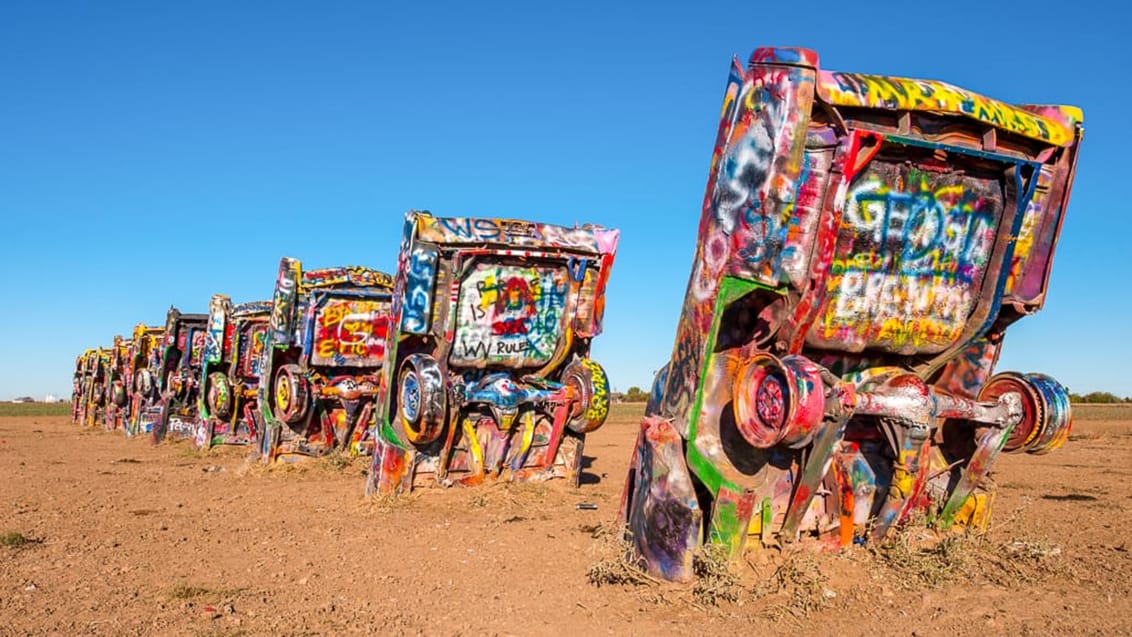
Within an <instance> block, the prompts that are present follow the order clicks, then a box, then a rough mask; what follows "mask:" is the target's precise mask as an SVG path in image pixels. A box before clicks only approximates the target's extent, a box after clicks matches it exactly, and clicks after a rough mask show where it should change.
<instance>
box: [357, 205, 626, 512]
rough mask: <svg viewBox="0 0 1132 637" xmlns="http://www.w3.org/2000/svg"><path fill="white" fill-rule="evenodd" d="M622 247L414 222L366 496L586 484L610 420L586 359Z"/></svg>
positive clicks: (590, 236)
mask: <svg viewBox="0 0 1132 637" xmlns="http://www.w3.org/2000/svg"><path fill="white" fill-rule="evenodd" d="M618 236H619V234H618V232H617V231H616V230H607V229H605V228H601V227H599V226H592V225H584V226H579V227H575V228H560V227H557V226H549V225H546V224H536V223H530V222H526V221H510V220H499V219H471V218H442V217H433V216H432V215H431V214H428V213H425V212H418V211H410V212H409V213H408V214H407V215H406V221H405V232H404V234H403V237H404V240H403V241H402V244H401V253H400V256H399V258H398V264H399V265H398V273H397V287H396V289H395V294H394V298H395V301H394V306H393V308H394V316H395V320H394V321H393V323H392V324H393V325H394V326H397V328H398V329H397V332H396V333H395V334H390V339H389V342H390V344H391V353H390V356H391V357H392V356H395V359H394V360H392V361H387V363H386V366H385V369H384V378H383V380H382V382H383V385H384V387H386V388H387V390H386V394H385V397H384V400H383V401H382V404H381V405H380V407H379V410H378V412H377V413H376V415H375V425H376V426H375V427H374V430H373V443H374V452H373V468H372V470H371V476H372V477H371V479H370V480H369V482H368V487H367V490H368V491H369V492H370V493H396V492H404V491H409V490H411V489H413V488H416V487H420V486H424V485H441V486H449V485H455V484H464V485H472V484H478V483H480V482H483V481H485V480H489V479H501V478H502V479H509V480H544V479H548V478H567V479H569V480H572V481H574V482H577V481H578V480H579V479H580V476H581V471H582V468H581V464H580V463H581V461H582V446H583V444H584V441H585V434H586V433H588V432H590V431H593V430H595V429H597V428H598V427H600V426H601V425H602V424H603V423H604V422H605V418H606V417H607V415H608V412H609V379H608V378H607V377H606V375H605V370H604V369H602V367H601V366H600V365H598V364H597V363H596V362H594V361H592V360H590V359H589V358H588V356H589V345H590V339H591V338H592V337H593V336H595V335H597V334H599V333H600V331H601V314H602V309H603V304H602V302H601V296H602V295H603V294H604V290H605V282H606V281H607V280H608V276H609V270H610V267H611V266H612V263H613V256H614V251H615V249H616V244H617V240H618ZM516 245H521V246H522V247H523V248H525V249H526V251H525V252H523V253H522V254H521V255H517V254H516V251H515V249H514V248H515V246H516ZM602 246H604V247H602ZM434 315H435V318H434ZM439 317H445V318H446V319H447V320H446V321H443V320H440V318H439ZM575 329H576V331H575ZM393 348H395V349H393Z"/></svg>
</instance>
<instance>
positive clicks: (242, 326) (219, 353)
mask: <svg viewBox="0 0 1132 637" xmlns="http://www.w3.org/2000/svg"><path fill="white" fill-rule="evenodd" d="M270 315H271V302H270V301H253V302H250V303H242V304H240V305H236V306H233V305H232V302H231V300H230V299H229V298H228V297H227V296H226V295H223V294H216V295H213V297H212V300H211V301H209V304H208V330H207V335H208V336H207V342H206V344H205V348H204V361H203V363H202V368H201V378H202V379H203V382H204V389H203V391H201V392H200V393H199V396H198V404H197V411H198V414H199V416H200V418H199V428H198V430H197V435H196V436H195V438H194V442H195V443H196V445H197V446H198V447H203V448H208V447H211V446H212V445H221V444H228V445H246V444H251V443H253V442H255V441H256V440H257V439H258V437H259V431H260V429H262V427H261V426H260V424H259V423H260V420H259V418H260V416H259V410H258V409H257V407H256V398H257V394H258V391H257V390H258V386H259V370H260V364H261V363H262V362H263V351H264V343H265V342H266V339H267V321H268V318H269V317H270Z"/></svg>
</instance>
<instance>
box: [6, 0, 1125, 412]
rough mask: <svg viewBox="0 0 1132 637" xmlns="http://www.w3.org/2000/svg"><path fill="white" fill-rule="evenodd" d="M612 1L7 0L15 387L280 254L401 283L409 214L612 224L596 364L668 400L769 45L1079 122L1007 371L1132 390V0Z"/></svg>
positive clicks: (29, 385) (252, 276)
mask: <svg viewBox="0 0 1132 637" xmlns="http://www.w3.org/2000/svg"><path fill="white" fill-rule="evenodd" d="M606 4H607V3H603V2H593V3H589V2H580V3H574V4H566V3H558V4H554V5H551V6H542V7H540V6H538V3H530V2H521V3H520V2H516V3H509V4H505V3H469V2H460V3H450V4H449V3H443V2H427V3H426V2H418V3H376V2H370V3H361V2H359V3H352V2H335V3H315V2H307V3H291V2H263V3H258V4H257V3H252V2H246V3H232V2H184V3H154V2H71V3H62V2H50V1H46V0H45V1H42V2H26V3H19V2H5V3H2V4H0V83H2V84H0V95H2V96H3V97H2V98H0V149H2V150H0V271H2V272H3V276H4V280H5V283H6V286H5V287H6V289H5V290H4V294H3V297H2V298H3V301H2V309H0V361H3V364H2V365H0V399H9V398H12V397H15V396H19V395H24V394H31V395H35V396H42V395H43V394H45V393H48V392H52V393H56V394H69V391H70V373H71V369H72V365H73V361H74V356H75V355H76V354H77V353H78V352H80V351H81V350H82V349H84V348H85V347H89V346H94V345H98V344H108V343H109V342H110V341H111V338H112V336H113V335H114V334H115V333H128V331H129V330H130V328H131V327H132V326H133V325H134V324H135V323H136V322H138V321H146V322H149V323H160V322H162V321H163V319H164V315H165V310H166V309H167V308H168V307H169V305H170V304H174V305H177V306H178V307H180V308H181V309H182V310H185V311H204V310H205V308H206V304H207V301H208V298H209V296H210V295H211V294H212V293H214V292H224V293H227V294H229V295H230V296H231V297H232V298H233V300H234V301H236V302H241V301H247V300H256V299H262V298H266V297H268V296H269V295H270V292H271V288H272V283H273V277H274V273H275V270H276V267H277V264H278V260H279V257H280V256H282V255H290V256H295V257H299V258H301V259H303V261H304V263H305V265H307V266H309V267H323V266H330V265H340V264H347V263H356V264H362V265H367V266H370V267H375V268H379V269H384V270H387V271H392V269H393V267H394V261H395V256H396V250H397V244H398V232H399V229H400V225H401V218H402V215H403V214H404V211H405V210H407V209H409V208H423V209H430V210H432V211H433V212H435V213H437V214H441V215H486V216H500V217H519V218H528V219H534V220H540V221H547V222H554V223H564V224H572V223H573V222H575V221H590V222H595V223H602V224H604V225H607V226H611V227H618V228H620V229H621V230H622V233H623V234H622V243H621V250H620V253H619V254H618V257H617V263H616V265H615V267H614V270H613V277H612V280H611V282H610V285H609V290H608V304H607V310H606V332H605V334H604V335H603V336H601V337H600V338H599V339H598V340H597V341H596V343H595V347H594V356H595V358H597V359H598V360H599V361H601V362H602V363H603V364H604V365H605V366H606V368H607V369H608V371H609V373H610V376H611V379H612V381H613V383H614V386H615V388H617V389H621V390H624V389H627V388H628V387H630V386H633V385H637V386H641V387H647V386H648V385H649V383H650V382H651V377H652V373H653V371H654V370H655V369H657V368H658V367H659V366H660V365H661V364H663V363H664V362H665V360H667V357H668V355H669V353H670V350H671V347H672V341H673V336H674V326H675V323H676V318H677V314H678V312H679V308H680V304H681V300H682V298H683V294H684V288H685V284H686V282H687V277H688V271H689V268H690V263H691V256H692V251H693V248H694V242H695V233H696V224H697V220H698V215H699V205H700V201H701V199H702V196H703V189H704V185H705V183H706V179H707V169H708V163H709V160H710V156H711V150H712V144H713V142H714V136H715V129H716V125H717V117H718V113H719V105H720V103H721V100H722V96H723V89H724V85H725V82H726V79H727V71H728V65H729V62H730V58H731V56H732V55H735V54H737V55H739V56H740V57H741V58H743V59H745V58H746V57H747V56H748V55H749V54H750V52H751V50H752V49H753V48H754V47H756V46H760V45H800V46H807V47H810V48H813V49H815V50H817V51H818V53H819V55H820V56H821V60H822V65H823V66H824V67H827V68H830V69H840V70H848V71H857V72H865V73H879V74H889V75H903V76H911V77H922V78H928V79H941V80H945V81H948V82H951V83H954V84H958V85H960V86H963V87H965V88H969V89H972V90H975V91H978V92H982V93H985V94H988V95H991V96H992V97H995V98H998V99H1002V100H1004V101H1009V102H1030V103H1043V102H1045V103H1072V104H1076V105H1079V106H1081V107H1082V108H1084V110H1085V121H1086V129H1087V132H1086V140H1085V144H1084V147H1083V150H1082V154H1081V162H1080V166H1079V171H1078V178H1077V182H1076V185H1075V187H1074V191H1073V197H1072V200H1071V204H1070V206H1069V212H1068V215H1067V218H1066V221H1065V225H1064V229H1063V233H1062V240H1061V244H1060V246H1059V250H1058V254H1057V258H1056V261H1055V265H1054V272H1053V278H1052V283H1051V287H1050V293H1049V297H1048V300H1047V306H1046V308H1045V310H1043V311H1042V312H1041V313H1040V314H1038V315H1036V316H1033V317H1029V318H1028V319H1025V320H1023V321H1022V322H1021V323H1019V324H1017V325H1015V326H1014V327H1013V328H1012V329H1011V331H1010V333H1009V334H1008V337H1007V346H1006V350H1005V353H1004V355H1003V358H1002V361H1001V363H1000V369H1019V370H1022V371H1044V372H1047V373H1050V374H1052V375H1054V376H1056V377H1057V378H1059V379H1060V380H1062V381H1063V382H1065V383H1066V384H1067V385H1069V386H1070V388H1071V389H1072V390H1073V391H1078V392H1086V391H1093V390H1100V391H1112V392H1115V393H1118V394H1120V395H1122V396H1128V395H1132V374H1129V372H1128V371H1127V370H1126V369H1125V368H1124V364H1125V363H1126V362H1128V361H1129V360H1132V337H1130V335H1129V329H1130V328H1129V315H1130V314H1132V283H1130V282H1129V278H1128V277H1127V276H1126V274H1125V269H1124V265H1123V264H1124V258H1125V257H1128V256H1129V255H1130V254H1132V246H1130V240H1132V215H1130V214H1129V213H1128V212H1127V211H1126V208H1125V201H1126V200H1127V196H1126V195H1125V194H1122V193H1123V190H1121V189H1122V188H1123V187H1124V186H1125V185H1127V184H1128V183H1129V177H1128V174H1129V165H1130V164H1129V161H1128V159H1127V153H1126V152H1124V151H1125V149H1126V148H1127V146H1128V140H1129V139H1130V133H1132V113H1130V105H1132V94H1130V93H1132V92H1130V89H1129V83H1128V82H1127V78H1126V75H1127V72H1128V69H1129V68H1130V66H1129V64H1130V62H1132V59H1130V58H1132V46H1130V45H1129V43H1128V36H1127V35H1126V32H1125V26H1126V24H1127V22H1128V20H1127V10H1126V9H1109V10H1105V11H1102V10H1100V9H1099V8H1089V6H1088V5H1089V3H1086V2H1076V3H1042V2H1030V3H1025V4H1010V3H993V2H992V3H987V2H979V3H966V6H964V4H965V3H963V2H948V3H939V2H931V3H929V2H924V3H913V2H905V3H900V5H899V8H892V5H888V4H886V3H879V4H876V5H870V3H867V2H852V3H846V2H840V3H830V4H829V5H828V6H822V5H821V3H814V2H810V3H805V4H798V3H741V2H731V3H726V4H724V3H705V2H697V3H679V4H671V5H669V4H665V3H657V2H650V3H642V4H639V5H633V4H617V5H616V6H606ZM608 4H610V5H612V4H613V3H608ZM1112 11H1118V12H1120V13H1123V14H1124V17H1123V18H1121V17H1120V15H1118V14H1114V13H1112Z"/></svg>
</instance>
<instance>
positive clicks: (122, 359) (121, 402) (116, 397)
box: [103, 336, 134, 431]
mask: <svg viewBox="0 0 1132 637" xmlns="http://www.w3.org/2000/svg"><path fill="white" fill-rule="evenodd" d="M133 349H134V342H133V339H128V338H122V337H121V336H115V337H114V344H113V345H112V346H111V347H110V356H109V360H108V361H107V364H106V374H107V377H106V409H105V413H104V418H105V420H104V421H103V425H104V426H105V428H106V430H107V431H114V430H115V429H122V430H125V429H126V423H127V422H129V417H130V397H129V391H128V387H129V379H128V376H129V373H130V357H131V356H130V355H131V352H132V351H133Z"/></svg>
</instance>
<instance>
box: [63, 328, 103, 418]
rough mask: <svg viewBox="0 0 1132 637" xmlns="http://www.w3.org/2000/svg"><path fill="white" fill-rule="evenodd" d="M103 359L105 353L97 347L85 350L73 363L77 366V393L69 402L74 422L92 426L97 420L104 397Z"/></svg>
mask: <svg viewBox="0 0 1132 637" xmlns="http://www.w3.org/2000/svg"><path fill="white" fill-rule="evenodd" d="M105 359H106V354H105V352H104V351H103V349H102V348H101V347H99V348H95V349H88V350H86V352H84V353H83V355H82V356H80V357H79V360H78V361H76V363H75V364H76V365H77V367H78V371H77V374H76V381H75V385H76V387H75V389H77V392H78V395H77V396H76V397H75V398H74V399H73V401H72V403H71V418H72V420H74V421H75V423H76V424H81V425H83V426H85V427H93V426H94V425H95V423H97V422H99V419H100V415H99V413H100V411H101V410H102V406H103V404H104V403H103V401H104V399H105V396H104V391H103V384H104V380H103V379H104V377H105V373H106V368H105ZM72 391H74V390H72Z"/></svg>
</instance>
